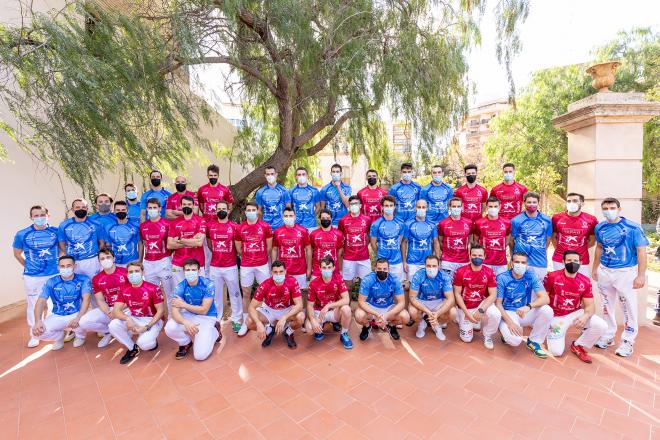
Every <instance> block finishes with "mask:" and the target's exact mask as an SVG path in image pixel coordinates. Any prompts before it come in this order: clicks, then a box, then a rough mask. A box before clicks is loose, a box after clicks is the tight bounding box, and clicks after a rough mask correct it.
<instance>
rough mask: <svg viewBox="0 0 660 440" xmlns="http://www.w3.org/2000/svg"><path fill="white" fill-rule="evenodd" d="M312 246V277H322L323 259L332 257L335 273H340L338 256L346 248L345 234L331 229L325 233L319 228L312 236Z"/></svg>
mask: <svg viewBox="0 0 660 440" xmlns="http://www.w3.org/2000/svg"><path fill="white" fill-rule="evenodd" d="M310 241H311V244H312V275H313V276H315V277H320V276H321V266H320V264H321V263H319V261H321V258H324V257H330V258H332V260H333V261H334V262H335V273H339V263H338V258H337V256H338V255H339V250H340V249H341V248H343V247H344V234H342V233H341V231H340V230H339V229H337V228H331V229H330V230H329V231H324V230H323V229H321V228H319V229H316V230H314V231H313V232H312V234H311V235H310Z"/></svg>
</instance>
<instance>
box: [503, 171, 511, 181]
mask: <svg viewBox="0 0 660 440" xmlns="http://www.w3.org/2000/svg"><path fill="white" fill-rule="evenodd" d="M504 181H505V182H513V173H504Z"/></svg>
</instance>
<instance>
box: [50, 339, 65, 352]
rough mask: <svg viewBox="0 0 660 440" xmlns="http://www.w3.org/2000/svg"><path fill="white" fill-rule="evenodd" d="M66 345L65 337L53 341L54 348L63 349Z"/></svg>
mask: <svg viewBox="0 0 660 440" xmlns="http://www.w3.org/2000/svg"><path fill="white" fill-rule="evenodd" d="M62 347H64V339H58V340H57V341H54V342H53V348H52V349H53V350H61V349H62Z"/></svg>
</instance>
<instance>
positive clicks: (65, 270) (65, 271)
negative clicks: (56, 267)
mask: <svg viewBox="0 0 660 440" xmlns="http://www.w3.org/2000/svg"><path fill="white" fill-rule="evenodd" d="M60 275H62V276H63V277H64V278H69V277H70V276H71V275H73V267H64V268H62V269H60Z"/></svg>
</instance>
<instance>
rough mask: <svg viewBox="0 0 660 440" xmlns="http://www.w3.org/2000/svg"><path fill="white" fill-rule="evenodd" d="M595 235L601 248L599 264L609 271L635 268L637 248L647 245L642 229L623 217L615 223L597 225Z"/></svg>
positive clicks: (604, 222)
mask: <svg viewBox="0 0 660 440" xmlns="http://www.w3.org/2000/svg"><path fill="white" fill-rule="evenodd" d="M595 234H596V241H598V243H600V244H601V246H603V252H602V253H601V255H600V264H602V265H603V266H605V267H608V268H610V269H621V268H624V267H633V266H637V248H638V247H639V246H648V245H649V240H648V238H646V235H644V230H642V227H641V226H640V225H638V224H637V223H635V222H632V221H630V220H628V219H626V218H624V217H621V220H620V221H619V222H617V223H608V222H606V221H603V222H600V223H598V224H597V225H596V229H595Z"/></svg>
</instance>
